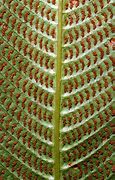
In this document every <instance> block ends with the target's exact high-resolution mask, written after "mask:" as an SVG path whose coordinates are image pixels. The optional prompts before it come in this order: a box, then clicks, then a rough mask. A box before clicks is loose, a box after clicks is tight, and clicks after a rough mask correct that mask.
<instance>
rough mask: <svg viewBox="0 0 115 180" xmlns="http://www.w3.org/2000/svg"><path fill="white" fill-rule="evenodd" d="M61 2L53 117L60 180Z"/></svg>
mask: <svg viewBox="0 0 115 180" xmlns="http://www.w3.org/2000/svg"><path fill="white" fill-rule="evenodd" d="M62 1H63V0H59V1H58V27H57V28H58V30H57V33H58V34H57V36H58V37H57V39H58V40H57V62H56V92H55V100H54V101H55V102H54V103H55V109H54V115H53V125H54V130H53V141H54V147H53V157H54V179H55V180H60V103H61V70H62Z"/></svg>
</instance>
